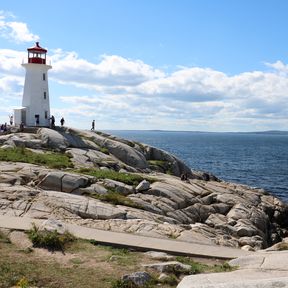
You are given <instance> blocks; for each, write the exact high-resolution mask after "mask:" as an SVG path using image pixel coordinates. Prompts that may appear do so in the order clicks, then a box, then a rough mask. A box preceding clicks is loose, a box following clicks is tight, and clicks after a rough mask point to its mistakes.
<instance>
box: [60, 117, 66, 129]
mask: <svg viewBox="0 0 288 288" xmlns="http://www.w3.org/2000/svg"><path fill="white" fill-rule="evenodd" d="M60 123H61V127H63V125H64V123H65V120H64V118H63V117H62V118H61V120H60Z"/></svg>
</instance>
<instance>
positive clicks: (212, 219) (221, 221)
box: [205, 214, 228, 228]
mask: <svg viewBox="0 0 288 288" xmlns="http://www.w3.org/2000/svg"><path fill="white" fill-rule="evenodd" d="M227 220H228V219H227V217H226V216H224V215H222V214H210V216H209V217H208V218H207V220H206V221H205V223H206V224H207V225H209V226H211V227H216V228H217V227H221V226H222V227H223V226H225V225H227Z"/></svg>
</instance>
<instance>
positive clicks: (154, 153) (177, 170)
mask: <svg viewBox="0 0 288 288" xmlns="http://www.w3.org/2000/svg"><path fill="white" fill-rule="evenodd" d="M144 148H145V151H144V155H145V157H146V159H147V160H160V161H166V162H168V163H169V165H170V169H169V170H170V172H171V173H172V174H173V175H175V176H178V177H180V175H181V174H187V175H188V177H191V175H192V173H191V169H190V168H189V167H187V166H186V165H185V164H184V163H183V162H182V161H181V160H179V159H178V158H177V157H175V156H173V155H171V154H169V153H167V152H166V151H164V150H161V149H158V148H155V147H151V146H148V145H145V146H144Z"/></svg>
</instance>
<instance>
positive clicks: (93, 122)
mask: <svg viewBox="0 0 288 288" xmlns="http://www.w3.org/2000/svg"><path fill="white" fill-rule="evenodd" d="M91 130H93V131H94V130H95V120H93V121H92V128H91Z"/></svg>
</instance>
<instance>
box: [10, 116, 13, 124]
mask: <svg viewBox="0 0 288 288" xmlns="http://www.w3.org/2000/svg"><path fill="white" fill-rule="evenodd" d="M9 119H10V126H12V124H13V115H11V116H9Z"/></svg>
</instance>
